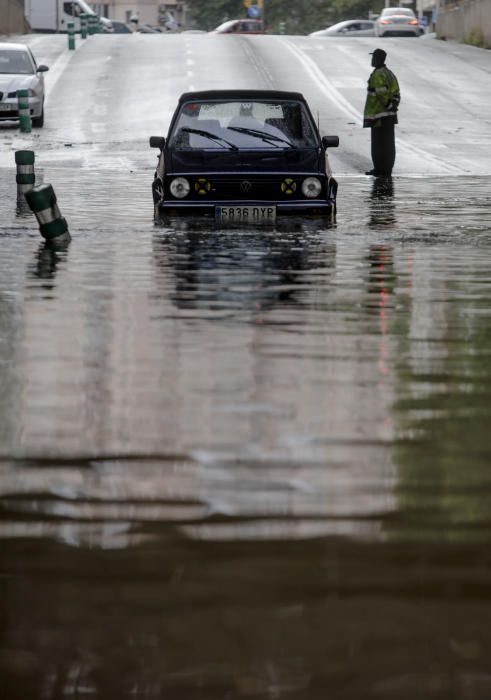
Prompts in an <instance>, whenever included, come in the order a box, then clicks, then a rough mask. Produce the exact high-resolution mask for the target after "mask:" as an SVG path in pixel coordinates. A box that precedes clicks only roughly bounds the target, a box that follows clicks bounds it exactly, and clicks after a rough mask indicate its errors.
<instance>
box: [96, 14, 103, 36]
mask: <svg viewBox="0 0 491 700" xmlns="http://www.w3.org/2000/svg"><path fill="white" fill-rule="evenodd" d="M97 33H98V34H102V22H101V18H100V17H98V18H97Z"/></svg>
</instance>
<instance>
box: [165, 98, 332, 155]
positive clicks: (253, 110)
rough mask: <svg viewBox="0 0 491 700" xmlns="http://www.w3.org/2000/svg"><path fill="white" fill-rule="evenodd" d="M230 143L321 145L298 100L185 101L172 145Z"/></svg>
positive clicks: (219, 145) (208, 146) (220, 145)
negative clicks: (211, 136)
mask: <svg viewBox="0 0 491 700" xmlns="http://www.w3.org/2000/svg"><path fill="white" fill-rule="evenodd" d="M196 131H198V132H199V131H201V132H208V133H209V134H212V135H213V136H214V137H216V139H215V140H213V139H211V138H210V137H209V136H207V135H204V134H203V133H202V134H199V133H196ZM193 132H194V133H193ZM221 139H224V140H221ZM226 142H228V145H227V143H226ZM230 144H233V145H234V146H237V147H238V148H250V149H279V148H290V147H291V146H295V147H296V148H313V147H316V146H317V145H318V144H317V140H316V136H315V131H314V128H313V125H312V123H311V120H310V116H309V114H308V112H307V110H306V109H305V107H304V105H303V104H302V103H300V102H294V101H289V102H281V103H273V102H262V101H251V102H241V101H230V102H203V103H199V104H198V103H185V104H184V105H183V106H182V108H181V111H180V113H179V115H178V118H177V120H176V122H175V124H174V127H173V129H172V133H171V134H169V146H170V147H171V148H177V149H184V150H187V149H195V148H196V149H203V148H206V149H217V148H221V149H223V148H227V147H230Z"/></svg>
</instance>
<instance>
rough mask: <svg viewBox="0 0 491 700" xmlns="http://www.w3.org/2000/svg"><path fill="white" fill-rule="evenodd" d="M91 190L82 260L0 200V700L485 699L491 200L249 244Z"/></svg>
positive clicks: (8, 181)
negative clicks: (164, 220) (166, 220)
mask: <svg viewBox="0 0 491 700" xmlns="http://www.w3.org/2000/svg"><path fill="white" fill-rule="evenodd" d="M72 165H73V164H70V162H69V161H67V162H65V163H64V164H63V167H60V168H58V169H57V168H56V167H54V168H50V170H49V181H50V182H51V183H52V184H53V186H54V188H55V191H56V192H57V194H58V200H59V204H60V209H61V210H62V214H63V215H64V216H65V217H66V218H67V220H68V223H69V226H70V230H71V234H72V241H71V243H70V244H69V245H67V246H65V247H59V248H50V247H48V246H46V245H45V244H44V242H43V241H42V239H41V237H40V235H39V232H38V229H37V226H36V223H35V220H34V219H33V217H32V215H31V214H30V213H29V212H28V211H26V210H25V206H24V203H23V201H22V199H21V198H19V199H18V198H17V196H16V190H15V173H14V172H13V171H12V172H10V171H8V170H4V171H3V172H2V177H1V178H0V197H1V199H0V201H1V202H2V204H1V207H2V220H3V223H2V226H1V228H0V245H1V255H0V681H1V682H0V697H1V699H2V700H52V699H53V700H54V699H57V698H74V699H78V698H86V697H87V698H88V697H90V698H95V699H96V700H122V699H123V698H173V699H178V700H195V699H196V700H198V699H199V700H225V699H227V700H229V699H231V700H233V699H235V698H244V699H247V700H256V699H257V700H259V699H261V700H262V699H270V698H271V699H273V700H277V699H279V698H281V699H283V698H288V700H326V699H327V698H329V700H333V699H334V700H338V699H339V700H355V699H356V700H359V699H360V698H363V699H381V700H382V699H391V700H392V699H395V698H397V700H405V699H406V698H407V699H408V700H409V699H410V700H414V699H415V698H424V699H425V700H427V699H428V698H432V699H433V698H438V699H439V700H440V699H441V700H451V699H454V698H458V699H461V698H462V699H464V700H481V699H489V698H490V697H491V666H490V661H489V659H490V652H491V606H490V605H489V598H490V594H491V548H490V544H491V522H490V507H489V502H490V488H491V471H490V470H491V440H490V435H491V303H490V299H491V272H490V264H489V260H490V255H491V188H490V183H489V178H470V177H469V178H446V177H442V178H435V179H432V180H428V179H418V178H395V179H394V180H393V181H392V182H391V183H384V182H382V181H373V180H372V179H371V178H365V177H360V178H356V177H352V178H350V177H346V178H341V179H340V188H339V209H338V217H337V223H336V225H334V226H331V227H328V226H323V227H319V226H316V225H315V224H302V223H301V222H295V223H294V224H293V225H292V226H290V227H283V228H279V230H277V231H275V230H269V229H265V230H254V231H247V230H238V229H234V230H228V231H227V230H214V229H213V228H211V229H206V228H204V227H201V228H199V227H197V228H190V229H185V228H184V227H180V228H179V229H173V228H166V227H163V226H154V224H153V222H152V205H151V196H150V179H151V172H143V171H142V172H138V171H135V172H127V173H126V174H120V175H116V176H115V175H114V173H111V174H110V173H109V172H108V173H105V172H98V173H96V172H92V173H91V172H87V171H85V170H80V171H77V169H76V167H72ZM39 175H40V179H42V178H43V173H42V171H40V173H39ZM45 176H47V175H46V174H45Z"/></svg>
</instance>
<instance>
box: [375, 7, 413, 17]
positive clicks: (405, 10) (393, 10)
mask: <svg viewBox="0 0 491 700" xmlns="http://www.w3.org/2000/svg"><path fill="white" fill-rule="evenodd" d="M382 14H386V15H389V14H390V15H395V14H402V15H404V14H412V15H414V10H412V9H411V8H410V7H384V8H383V9H382Z"/></svg>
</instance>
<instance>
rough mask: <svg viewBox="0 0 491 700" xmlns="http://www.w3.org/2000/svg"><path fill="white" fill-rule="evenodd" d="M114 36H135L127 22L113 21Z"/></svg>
mask: <svg viewBox="0 0 491 700" xmlns="http://www.w3.org/2000/svg"><path fill="white" fill-rule="evenodd" d="M111 21H112V25H113V31H112V33H113V34H133V30H132V29H131V28H130V27H129V26H128V25H127V24H126V22H120V21H119V20H116V19H113V20H111Z"/></svg>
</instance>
